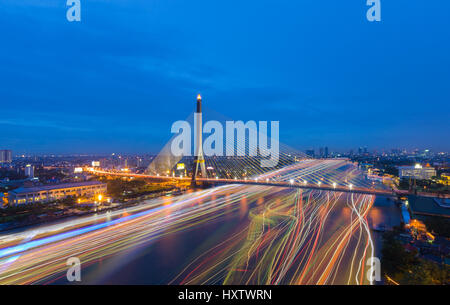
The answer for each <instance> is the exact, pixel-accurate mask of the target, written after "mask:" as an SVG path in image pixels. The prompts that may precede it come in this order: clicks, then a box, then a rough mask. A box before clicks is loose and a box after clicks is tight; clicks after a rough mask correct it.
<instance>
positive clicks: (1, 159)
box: [0, 150, 12, 163]
mask: <svg viewBox="0 0 450 305" xmlns="http://www.w3.org/2000/svg"><path fill="white" fill-rule="evenodd" d="M11 162H12V152H11V151H10V150H0V163H11Z"/></svg>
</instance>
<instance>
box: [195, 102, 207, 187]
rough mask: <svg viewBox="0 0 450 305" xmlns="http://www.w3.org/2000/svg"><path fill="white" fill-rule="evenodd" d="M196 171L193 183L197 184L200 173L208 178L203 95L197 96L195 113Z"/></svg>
mask: <svg viewBox="0 0 450 305" xmlns="http://www.w3.org/2000/svg"><path fill="white" fill-rule="evenodd" d="M194 131H195V132H194V142H195V148H194V150H195V152H194V172H193V173H192V185H193V186H196V185H197V181H196V179H197V177H198V175H199V174H200V175H201V177H202V178H206V177H207V176H206V167H205V158H204V157H203V139H202V134H203V122H202V96H201V95H200V94H199V95H198V96H197V109H196V112H195V113H194Z"/></svg>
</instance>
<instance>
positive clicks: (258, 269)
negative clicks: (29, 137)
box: [0, 162, 374, 284]
mask: <svg viewBox="0 0 450 305" xmlns="http://www.w3.org/2000/svg"><path fill="white" fill-rule="evenodd" d="M336 166H337V167H336ZM336 168H342V166H338V165H337V164H335V163H325V164H324V162H309V163H308V164H306V163H305V164H302V165H299V166H298V167H296V168H293V167H290V168H286V169H281V170H277V171H275V172H273V173H268V174H264V175H262V176H261V177H260V179H266V178H270V179H274V178H275V177H276V179H278V180H279V181H289V180H290V179H304V178H305V177H308V179H309V180H310V181H313V179H314V177H326V175H324V173H326V172H327V171H330V170H331V169H333V170H336ZM342 175H345V176H346V177H350V178H349V179H353V180H352V182H353V183H355V185H357V184H356V182H357V179H360V178H359V177H356V175H355V173H354V168H352V167H351V166H350V167H346V166H344V169H343V170H342ZM354 175H355V176H354ZM319 179H320V178H319ZM373 200H374V196H371V195H364V194H351V193H341V192H327V191H322V190H302V189H296V188H279V187H267V186H253V185H224V186H220V187H215V188H211V189H207V190H203V191H199V192H195V193H189V194H184V195H181V196H179V197H173V198H158V199H153V200H149V201H147V202H146V203H145V204H143V205H141V206H138V207H133V208H129V209H124V210H121V211H115V212H113V213H109V214H108V215H97V216H89V217H84V218H80V219H76V220H70V221H67V222H63V223H61V224H55V225H49V226H46V227H41V228H37V229H34V230H28V231H25V232H19V233H14V234H5V235H2V236H0V284H42V283H52V282H53V281H55V280H57V279H59V278H61V277H63V276H65V272H66V271H67V268H68V266H66V261H67V259H68V258H70V257H74V256H75V257H78V258H79V259H80V260H81V262H82V264H83V266H92V265H95V264H96V263H97V262H98V261H100V260H102V261H103V260H105V259H109V258H112V257H118V255H120V254H121V253H124V252H125V251H127V250H133V251H134V250H135V249H142V248H146V247H153V246H154V244H153V243H154V242H156V241H161V240H165V239H171V238H176V237H175V236H176V235H177V234H178V233H183V232H184V233H187V232H195V231H196V230H203V229H202V228H203V227H204V226H205V225H212V224H214V225H215V226H217V228H218V230H217V231H214V230H212V231H211V232H209V239H208V240H209V241H208V242H207V241H206V240H200V241H199V242H200V244H203V245H204V247H203V246H202V247H199V248H195V249H190V250H189V252H188V253H182V254H180V258H179V261H178V262H177V265H176V266H173V267H172V268H173V272H172V273H173V274H178V275H176V276H174V277H173V278H172V279H171V280H169V281H168V282H169V283H179V284H347V283H348V284H370V282H369V281H368V280H367V279H366V277H365V274H364V271H365V270H364V263H365V261H366V257H367V256H370V255H372V253H373V243H372V240H371V236H370V231H369V229H368V225H367V221H366V215H367V213H368V211H369V209H370V207H371V206H372V204H373ZM230 219H239V222H238V223H237V225H236V226H232V227H226V229H227V231H226V232H225V233H223V234H225V235H220V234H222V233H220V234H219V232H221V231H222V229H220V228H222V227H223V226H225V225H226V224H227V222H228V221H229V220H230ZM219 229H220V230H219ZM223 236H225V238H223ZM211 241H212V242H211ZM204 248H206V250H204ZM136 251H138V250H136ZM188 258H189V259H188ZM123 259H124V260H126V257H124V258H123ZM155 263H156V264H157V262H155ZM108 268H114V266H113V267H108ZM109 271H111V270H104V273H108V272H109ZM154 276H157V275H154Z"/></svg>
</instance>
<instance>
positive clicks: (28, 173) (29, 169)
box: [25, 164, 34, 178]
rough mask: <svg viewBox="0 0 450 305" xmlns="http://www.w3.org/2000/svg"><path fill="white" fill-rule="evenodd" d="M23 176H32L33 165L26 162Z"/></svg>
mask: <svg viewBox="0 0 450 305" xmlns="http://www.w3.org/2000/svg"><path fill="white" fill-rule="evenodd" d="M25 176H27V177H28V178H34V166H33V165H31V164H27V166H25Z"/></svg>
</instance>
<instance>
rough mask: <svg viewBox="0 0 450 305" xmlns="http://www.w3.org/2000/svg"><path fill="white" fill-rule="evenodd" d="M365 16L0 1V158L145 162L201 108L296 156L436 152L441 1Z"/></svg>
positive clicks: (449, 33) (262, 1)
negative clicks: (250, 126)
mask: <svg viewBox="0 0 450 305" xmlns="http://www.w3.org/2000/svg"><path fill="white" fill-rule="evenodd" d="M381 4H382V8H381V18H382V21H381V22H373V23H371V22H369V21H368V20H367V19H366V11H367V9H368V7H367V6H366V0H352V1H336V0H295V1H294V0H290V1H285V0H276V1H275V0H271V1H268V0H227V1H223V0H191V1H181V0H81V22H68V21H67V19H66V11H67V6H66V0H20V1H18V0H0V31H1V36H0V101H1V116H0V130H1V132H0V149H12V150H13V151H14V152H13V153H14V154H19V153H31V154H44V153H58V154H59V153H62V154H68V153H112V152H120V153H156V152H158V151H159V149H160V148H161V147H162V146H163V145H164V144H165V143H166V141H167V140H168V139H170V137H171V134H170V127H171V125H172V123H173V122H174V121H176V120H180V119H185V118H186V117H188V116H189V115H190V113H192V111H193V110H194V107H195V98H196V95H197V93H201V94H202V95H203V98H204V99H203V100H204V109H205V115H207V114H208V111H211V112H215V113H220V114H221V115H223V116H224V117H227V118H230V119H234V120H244V121H247V120H256V121H258V120H267V121H271V120H278V121H280V141H281V142H283V143H285V144H287V145H289V146H291V147H294V148H297V149H299V150H304V149H308V148H310V147H314V148H316V149H317V148H318V147H319V146H328V147H329V148H330V150H338V151H347V150H349V149H355V148H357V147H359V146H367V147H368V148H369V149H378V150H382V149H390V148H397V147H401V148H403V147H404V148H408V149H412V148H430V149H432V150H434V151H439V150H447V151H448V150H450V141H449V134H450V127H449V126H450V124H449V121H450V120H449V119H450V115H449V114H450V106H449V104H450V18H449V12H450V1H448V0H433V1H428V0H381ZM205 119H206V120H207V117H206V118H205Z"/></svg>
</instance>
